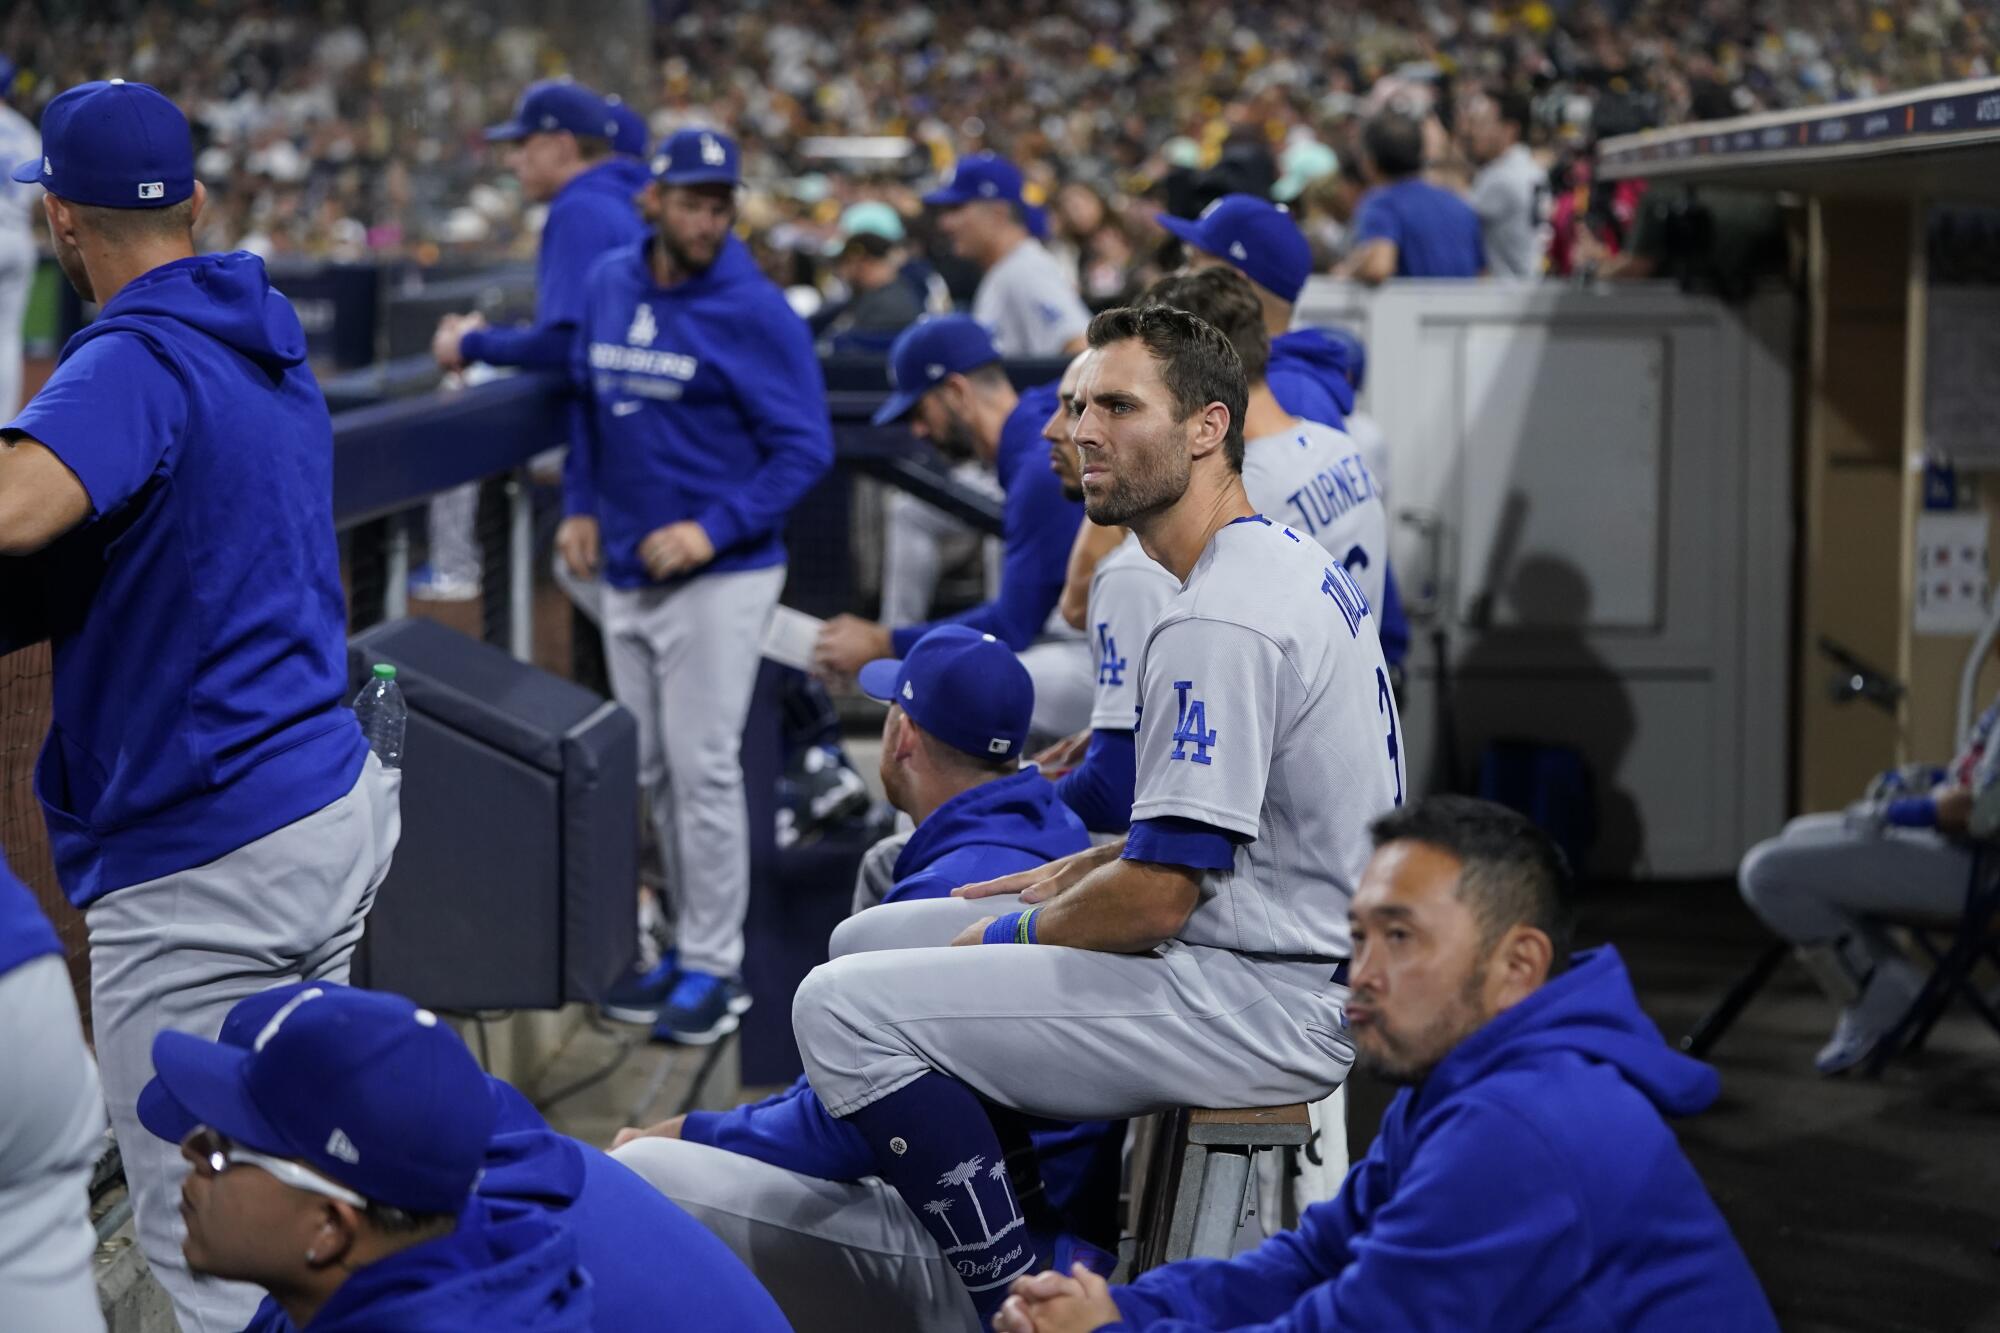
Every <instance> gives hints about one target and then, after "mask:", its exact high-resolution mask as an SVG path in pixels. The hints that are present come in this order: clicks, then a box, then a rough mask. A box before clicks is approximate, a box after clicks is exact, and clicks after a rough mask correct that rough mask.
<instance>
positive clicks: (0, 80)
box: [0, 55, 42, 420]
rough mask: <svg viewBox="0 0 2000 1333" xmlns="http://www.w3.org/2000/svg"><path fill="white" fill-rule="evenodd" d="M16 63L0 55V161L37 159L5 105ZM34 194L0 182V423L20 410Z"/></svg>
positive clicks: (20, 121) (38, 146)
mask: <svg viewBox="0 0 2000 1333" xmlns="http://www.w3.org/2000/svg"><path fill="white" fill-rule="evenodd" d="M13 92H14V62H13V61H11V60H9V59H8V58H7V57H6V56H3V55H0V162H25V161H27V160H28V159H29V158H31V157H39V156H41V152H42V138H41V136H40V135H39V134H37V133H35V127H34V126H33V125H32V124H30V123H29V122H28V118H27V117H26V116H24V115H22V114H21V113H20V112H19V111H16V110H15V109H14V107H13V105H12V104H11V102H10V101H9V99H10V98H11V97H12V96H13ZM35 204H36V200H35V191H34V189H33V187H31V186H27V185H22V184H20V183H18V182H16V181H12V180H0V420H5V419H6V418H8V417H11V416H13V415H14V413H15V412H17V411H19V410H20V407H21V321H22V320H23V319H25V318H26V317H27V314H28V293H29V292H30V291H32V290H33V289H34V286H35V265H36V255H35Z"/></svg>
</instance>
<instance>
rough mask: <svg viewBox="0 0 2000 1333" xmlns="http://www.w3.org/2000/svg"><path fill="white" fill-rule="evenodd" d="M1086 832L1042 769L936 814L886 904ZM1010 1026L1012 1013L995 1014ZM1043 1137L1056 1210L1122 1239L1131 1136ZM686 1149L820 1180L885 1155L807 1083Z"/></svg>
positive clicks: (698, 1126)
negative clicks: (1123, 1153)
mask: <svg viewBox="0 0 2000 1333" xmlns="http://www.w3.org/2000/svg"><path fill="white" fill-rule="evenodd" d="M1089 845H1090V835H1089V834H1088V833H1086V832H1085V831H1084V827H1083V823H1082V821H1081V820H1079V819H1078V818H1077V817H1076V816H1075V815H1074V814H1072V813H1071V812H1070V810H1069V808H1068V807H1067V806H1065V805H1063V804H1062V802H1061V801H1059V800H1058V799H1057V798H1056V794H1055V784H1054V783H1052V782H1050V781H1049V780H1048V779H1047V778H1044V777H1043V776H1042V775H1041V774H1040V773H1038V772H1036V771H1035V770H1033V769H1025V770H1023V771H1022V772H1019V773H1015V774H1010V775H1009V776H1007V777H1004V778H995V779H993V780H992V781H991V782H986V783H982V784H980V785H979V786H977V787H973V788H971V789H970V790H967V791H963V792H960V793H959V794H958V795H957V796H954V797H952V798H951V799H950V800H948V801H946V802H945V803H944V804H943V805H940V806H939V807H938V808H937V809H935V810H933V811H932V812H931V813H930V815H929V816H928V817H927V818H925V820H924V822H923V823H921V824H919V825H917V829H916V832H914V833H912V834H911V835H910V840H909V841H908V842H907V843H906V844H904V847H903V851H902V854H901V855H900V856H898V857H897V858H896V882H895V884H894V885H893V886H892V887H891V888H890V890H889V892H888V894H887V895H886V896H885V897H884V899H883V901H884V902H902V901H916V900H917V899H921V898H942V897H944V896H946V895H947V894H949V893H950V892H951V891H952V890H953V889H955V888H957V887H958V886H959V885H961V884H972V883H976V882H977V881H979V880H982V879H992V878H994V877H996V876H999V875H1005V874H1010V873H1012V872H1013V871H1016V870H1022V869H1026V868H1027V867H1028V866H1031V865H1040V864H1042V863H1043V862H1046V861H1051V860H1054V859H1055V858H1057V857H1060V856H1068V855H1069V854H1070V853H1071V852H1080V851H1082V850H1083V849H1084V848H1086V847H1088V846H1089ZM995 1008H996V1012H995V1018H996V1020H999V1019H1004V1017H1005V1014H1004V1012H1002V1010H1003V1009H1004V1001H1000V1002H996V1006H995ZM1040 1123H1042V1124H1044V1125H1045V1126H1047V1127H1046V1128H1042V1129H1038V1130H1036V1131H1035V1132H1034V1134H1033V1135H1032V1137H1033V1139H1034V1143H1035V1156H1036V1158H1037V1160H1038V1161H1039V1163H1040V1165H1041V1170H1042V1179H1043V1183H1044V1184H1045V1185H1046V1186H1047V1189H1048V1199H1049V1202H1050V1204H1052V1205H1053V1206H1054V1207H1055V1209H1056V1211H1057V1212H1058V1213H1060V1214H1061V1215H1062V1216H1063V1218H1064V1219H1065V1225H1066V1226H1067V1227H1068V1228H1069V1229H1070V1230H1072V1231H1075V1232H1078V1233H1081V1234H1083V1235H1085V1236H1087V1237H1090V1238H1092V1239H1098V1238H1100V1237H1104V1236H1106V1235H1108V1236H1109V1237H1110V1238H1111V1239H1112V1240H1113V1241H1115V1240H1116V1236H1117V1231H1116V1227H1117V1218H1116V1207H1117V1200H1118V1172H1119V1153H1120V1150H1121V1148H1122V1147H1123V1144H1124V1137H1125V1136H1124V1127H1123V1125H1122V1124H1111V1123H1107V1122H1104V1121H1087V1122H1084V1123H1080V1124H1057V1123H1054V1122H1046V1121H1045V1122H1040ZM681 1137H682V1138H684V1139H686V1140H688V1141H689V1142H691V1143H703V1144H707V1145H708V1146H709V1147H711V1148H722V1149H725V1150H726V1151H729V1152H733V1153H740V1154H742V1155H743V1156H745V1157H754V1158H756V1159H757V1160H758V1161H760V1162H769V1163H770V1164H772V1165H773V1166H780V1167H784V1168H785V1169H786V1170H788V1171H797V1172H799V1173H800V1174H802V1175H808V1176H815V1177H818V1178H819V1179H821V1180H859V1179H861V1178H862V1177H863V1176H872V1175H874V1174H875V1155H874V1153H873V1152H872V1151H871V1150H870V1149H869V1147H868V1144H867V1141H866V1140H865V1139H863V1138H862V1137H861V1132H860V1131H859V1130H857V1129H855V1128H854V1126H853V1124H852V1122H850V1121H846V1120H836V1119H834V1118H833V1117H832V1116H831V1115H828V1114H827V1111H826V1107H825V1105H824V1104H823V1103H822V1102H821V1101H820V1099H819V1097H818V1095H817V1094H816V1093H814V1092H813V1090H812V1087H811V1085H809V1084H808V1083H807V1082H806V1080H805V1079H803V1078H801V1079H799V1080H798V1081H797V1082H795V1083H793V1084H792V1086H791V1087H789V1088H787V1089H786V1090H785V1091H783V1092H780V1093H777V1094H776V1095H774V1096H771V1097H766V1098H765V1099H764V1100H763V1101H761V1102H754V1103H752V1104H751V1105H748V1106H739V1107H737V1108H736V1109H735V1110H733V1111H722V1112H711V1111H695V1112H692V1113H690V1114H689V1115H688V1117H687V1119H686V1120H685V1121H684V1122H683V1123H682V1126H681Z"/></svg>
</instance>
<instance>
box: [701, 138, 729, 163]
mask: <svg viewBox="0 0 2000 1333" xmlns="http://www.w3.org/2000/svg"><path fill="white" fill-rule="evenodd" d="M728 159H729V154H727V153H725V152H723V151H722V145H721V144H719V143H717V142H716V141H715V136H714V135H713V134H704V135H702V136H701V160H702V161H703V162H705V163H707V164H708V165H709V166H711V167H719V166H721V165H722V164H723V163H724V162H726V161H727V160H728Z"/></svg>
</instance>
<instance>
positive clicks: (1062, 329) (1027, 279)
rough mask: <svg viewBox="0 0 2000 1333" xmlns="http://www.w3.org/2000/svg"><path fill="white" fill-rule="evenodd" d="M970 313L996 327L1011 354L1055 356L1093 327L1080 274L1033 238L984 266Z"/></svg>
mask: <svg viewBox="0 0 2000 1333" xmlns="http://www.w3.org/2000/svg"><path fill="white" fill-rule="evenodd" d="M972 317H973V318H974V319H976V320H978V321H979V322H980V323H981V324H984V325H985V326H986V327H987V328H988V329H991V330H992V331H993V345H994V347H996V348H998V349H999V352H1000V355H1002V356H1010V357H1057V356H1061V355H1062V354H1063V349H1064V348H1065V347H1067V346H1068V345H1069V344H1070V343H1071V342H1072V341H1074V340H1075V339H1077V338H1081V337H1082V336H1083V333H1084V330H1085V329H1087V328H1089V327H1090V310H1089V308H1088V307H1086V306H1085V305H1084V303H1083V298H1082V297H1080V296H1078V295H1077V294H1076V277H1075V275H1074V274H1072V273H1070V272H1069V271H1068V270H1066V269H1065V268H1064V267H1063V266H1062V261H1061V260H1059V259H1057V258H1056V257H1055V256H1054V255H1052V254H1050V253H1049V252H1048V248H1047V247H1046V246H1044V245H1043V244H1042V243H1041V242H1040V241H1037V240H1034V239H1032V238H1031V239H1029V240H1025V241H1023V242H1021V243H1020V244H1019V245H1017V246H1015V247H1014V248H1013V249H1012V250H1011V251H1009V252H1008V253H1007V256H1006V258H1004V259H1002V260H1001V261H1000V262H999V263H997V264H995V265H994V266H993V267H992V268H990V269H988V270H987V271H986V276H985V277H983V278H981V279H980V280H979V290H978V291H977V292H975V293H973V296H972Z"/></svg>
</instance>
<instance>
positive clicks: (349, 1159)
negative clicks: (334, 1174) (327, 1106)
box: [326, 1128, 361, 1165]
mask: <svg viewBox="0 0 2000 1333" xmlns="http://www.w3.org/2000/svg"><path fill="white" fill-rule="evenodd" d="M326 1155H327V1156H328V1157H338V1158H339V1159H340V1160H341V1161H343V1162H346V1163H348V1164H349V1165H354V1164H357V1163H359V1162H360V1161H361V1150H360V1149H359V1148H357V1147H355V1146H354V1140H353V1139H350V1138H348V1137H347V1131H346V1130H344V1129H338V1128H336V1129H335V1130H334V1131H333V1133H331V1134H329V1135H327V1139H326Z"/></svg>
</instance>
